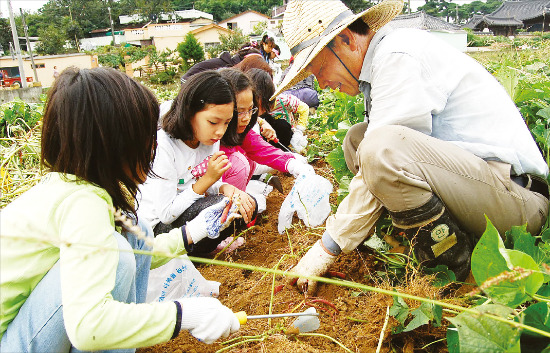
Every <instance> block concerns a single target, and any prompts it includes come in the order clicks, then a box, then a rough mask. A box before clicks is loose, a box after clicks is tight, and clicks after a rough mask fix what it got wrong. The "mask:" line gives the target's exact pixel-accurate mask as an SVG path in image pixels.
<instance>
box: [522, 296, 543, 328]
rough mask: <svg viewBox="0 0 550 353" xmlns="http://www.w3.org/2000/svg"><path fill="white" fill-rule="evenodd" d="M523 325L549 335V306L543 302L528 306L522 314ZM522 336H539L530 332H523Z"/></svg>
mask: <svg viewBox="0 0 550 353" xmlns="http://www.w3.org/2000/svg"><path fill="white" fill-rule="evenodd" d="M522 315H523V318H524V319H523V322H524V324H525V325H528V326H531V327H534V328H538V329H539V330H542V331H546V332H549V333H550V305H549V304H548V303H545V302H541V303H536V304H533V305H531V306H529V307H528V308H527V309H525V310H524V311H523V313H522ZM524 334H527V335H531V336H541V335H539V334H537V333H534V332H531V331H527V330H526V331H524Z"/></svg>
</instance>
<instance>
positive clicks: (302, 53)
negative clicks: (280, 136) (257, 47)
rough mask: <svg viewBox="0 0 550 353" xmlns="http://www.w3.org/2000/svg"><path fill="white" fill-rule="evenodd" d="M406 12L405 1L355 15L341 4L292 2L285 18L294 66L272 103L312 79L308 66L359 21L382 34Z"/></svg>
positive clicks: (331, 0)
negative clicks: (282, 93) (302, 82)
mask: <svg viewBox="0 0 550 353" xmlns="http://www.w3.org/2000/svg"><path fill="white" fill-rule="evenodd" d="M402 9H403V1H402V0H384V1H382V2H380V3H379V4H377V5H375V6H373V7H371V8H369V9H367V10H365V11H363V12H361V13H359V14H357V15H354V14H353V12H352V11H351V10H350V9H348V7H347V6H346V5H344V3H343V2H341V1H340V0H291V1H290V2H289V3H288V5H287V7H286V10H285V15H284V18H283V35H284V37H285V41H286V43H287V44H288V46H289V48H290V52H291V54H292V55H293V56H294V64H293V65H292V67H291V68H290V70H289V72H288V73H287V75H286V76H285V78H284V80H283V82H281V84H280V85H279V87H278V88H277V91H276V92H275V94H274V95H273V97H271V99H273V98H274V97H275V96H277V95H279V94H280V93H281V92H282V91H285V90H287V89H289V88H290V87H292V86H294V85H295V84H296V83H298V82H300V81H301V80H303V79H304V78H306V77H307V76H309V73H308V72H306V71H305V68H306V66H307V65H308V64H309V63H310V62H311V61H312V60H313V59H314V58H315V57H316V56H317V54H319V52H320V51H321V50H322V49H323V48H324V47H325V46H326V45H327V44H328V43H329V42H330V41H331V40H332V39H333V38H334V37H336V36H337V35H338V34H339V33H340V32H342V31H343V30H344V29H345V28H347V27H348V26H349V25H350V24H351V23H353V22H354V21H355V20H357V19H358V18H362V19H363V21H365V23H366V24H367V25H368V26H369V28H370V29H372V30H373V31H378V30H379V29H380V28H381V27H382V26H384V25H385V24H386V23H388V22H390V21H391V20H392V19H393V18H394V17H395V16H397V15H399V14H400V13H401V10H402Z"/></svg>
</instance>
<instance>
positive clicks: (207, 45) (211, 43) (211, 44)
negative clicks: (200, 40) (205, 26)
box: [204, 42, 221, 49]
mask: <svg viewBox="0 0 550 353" xmlns="http://www.w3.org/2000/svg"><path fill="white" fill-rule="evenodd" d="M220 44H221V43H220V42H207V43H204V49H208V48H212V47H215V46H218V45H220Z"/></svg>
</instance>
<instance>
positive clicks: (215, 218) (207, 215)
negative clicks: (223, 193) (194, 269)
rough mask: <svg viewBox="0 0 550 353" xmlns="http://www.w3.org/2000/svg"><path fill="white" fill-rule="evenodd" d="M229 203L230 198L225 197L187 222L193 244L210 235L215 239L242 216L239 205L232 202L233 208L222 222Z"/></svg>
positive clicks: (186, 227)
mask: <svg viewBox="0 0 550 353" xmlns="http://www.w3.org/2000/svg"><path fill="white" fill-rule="evenodd" d="M228 203H229V198H227V197H224V198H223V199H222V200H221V201H220V202H218V203H215V204H213V205H212V206H210V207H207V208H205V209H204V210H202V211H201V212H200V213H199V214H198V215H197V217H195V218H194V219H193V220H191V221H189V222H187V224H186V225H185V230H186V231H187V234H189V236H190V237H191V239H192V240H193V244H196V243H198V242H199V241H201V240H202V239H204V238H206V237H209V238H211V239H215V238H217V237H219V236H220V232H221V231H222V230H224V229H225V228H227V227H229V225H230V224H231V222H233V220H234V219H235V218H239V217H241V215H240V214H239V213H238V209H237V205H235V204H232V205H231V209H230V210H229V212H228V213H226V216H225V218H226V219H225V221H224V222H223V223H222V222H221V220H222V215H223V214H224V209H225V206H227V204H228Z"/></svg>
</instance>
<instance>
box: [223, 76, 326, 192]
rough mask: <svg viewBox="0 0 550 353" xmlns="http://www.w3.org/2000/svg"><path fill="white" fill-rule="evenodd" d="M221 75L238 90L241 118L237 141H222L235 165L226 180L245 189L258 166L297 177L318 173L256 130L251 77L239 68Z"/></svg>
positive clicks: (224, 179) (239, 114)
mask: <svg viewBox="0 0 550 353" xmlns="http://www.w3.org/2000/svg"><path fill="white" fill-rule="evenodd" d="M260 71H261V70H260ZM219 72H220V74H221V75H222V77H224V78H226V79H227V80H228V81H229V82H230V83H231V85H232V86H233V89H234V90H235V95H236V100H237V108H236V110H237V118H238V119H237V122H238V123H237V133H238V135H237V138H236V139H235V138H234V136H232V135H230V134H228V133H226V135H224V136H223V138H222V146H221V148H220V149H221V150H222V151H223V152H225V154H226V155H227V156H228V158H229V161H230V162H231V167H230V168H229V169H228V170H227V171H225V173H224V174H223V181H225V182H227V183H230V184H232V185H234V186H236V187H237V188H239V189H241V190H245V189H246V186H247V184H248V182H249V181H250V179H251V178H252V174H253V173H254V170H255V168H256V163H259V164H263V165H267V166H269V167H271V168H274V169H276V170H278V171H280V172H285V173H291V174H292V175H293V176H294V177H298V176H299V175H300V174H302V173H315V171H314V170H313V167H312V166H310V165H309V164H307V160H306V159H305V158H304V157H302V156H300V155H298V154H295V153H291V152H283V151H281V150H280V149H278V148H275V147H273V146H272V145H270V144H269V143H268V142H266V141H265V140H264V139H263V138H262V137H261V136H260V134H258V133H256V132H255V131H254V130H252V127H253V126H254V125H255V124H256V121H257V118H258V108H257V103H256V98H255V93H254V89H253V85H252V82H251V80H250V79H249V78H248V76H247V75H245V74H244V73H242V72H241V71H240V70H236V69H222V70H220V71H219ZM262 72H263V71H262Z"/></svg>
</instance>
